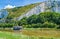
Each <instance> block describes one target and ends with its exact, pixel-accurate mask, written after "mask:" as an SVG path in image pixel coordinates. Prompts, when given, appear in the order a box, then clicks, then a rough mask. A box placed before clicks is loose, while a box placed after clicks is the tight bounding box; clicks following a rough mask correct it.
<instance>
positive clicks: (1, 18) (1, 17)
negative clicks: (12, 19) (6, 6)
mask: <svg viewBox="0 0 60 39" xmlns="http://www.w3.org/2000/svg"><path fill="white" fill-rule="evenodd" d="M7 16H8V11H7V10H0V23H1V22H5V19H6V17H7Z"/></svg>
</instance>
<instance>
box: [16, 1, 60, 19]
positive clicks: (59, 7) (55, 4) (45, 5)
mask: <svg viewBox="0 0 60 39" xmlns="http://www.w3.org/2000/svg"><path fill="white" fill-rule="evenodd" d="M45 11H52V12H60V1H49V2H48V1H45V2H42V3H40V4H39V5H38V6H36V7H34V8H32V9H31V10H30V11H28V12H27V13H26V14H23V15H21V16H20V17H18V18H17V19H18V20H21V19H22V18H23V17H29V16H31V15H33V14H39V13H40V12H45Z"/></svg>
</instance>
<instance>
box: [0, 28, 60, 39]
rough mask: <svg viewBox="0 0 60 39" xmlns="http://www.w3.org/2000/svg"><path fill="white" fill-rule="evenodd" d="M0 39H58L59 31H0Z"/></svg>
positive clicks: (59, 36)
mask: <svg viewBox="0 0 60 39" xmlns="http://www.w3.org/2000/svg"><path fill="white" fill-rule="evenodd" d="M0 39H60V30H55V29H40V28H37V29H33V28H27V29H26V28H25V29H23V30H22V31H10V32H9V31H8V30H7V31H0Z"/></svg>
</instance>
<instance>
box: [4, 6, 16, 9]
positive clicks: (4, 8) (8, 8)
mask: <svg viewBox="0 0 60 39" xmlns="http://www.w3.org/2000/svg"><path fill="white" fill-rule="evenodd" d="M14 7H16V6H12V5H6V6H5V7H4V9H6V8H8V9H10V8H14Z"/></svg>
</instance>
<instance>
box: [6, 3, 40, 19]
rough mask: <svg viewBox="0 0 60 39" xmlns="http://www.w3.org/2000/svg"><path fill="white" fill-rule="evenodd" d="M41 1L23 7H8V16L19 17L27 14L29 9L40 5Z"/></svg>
mask: <svg viewBox="0 0 60 39" xmlns="http://www.w3.org/2000/svg"><path fill="white" fill-rule="evenodd" d="M39 4H40V3H35V4H30V5H26V6H21V7H15V8H13V9H7V10H8V12H9V15H8V18H16V17H19V16H20V15H22V14H25V13H26V12H27V11H29V10H30V9H32V8H33V7H35V6H37V5H39Z"/></svg>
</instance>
